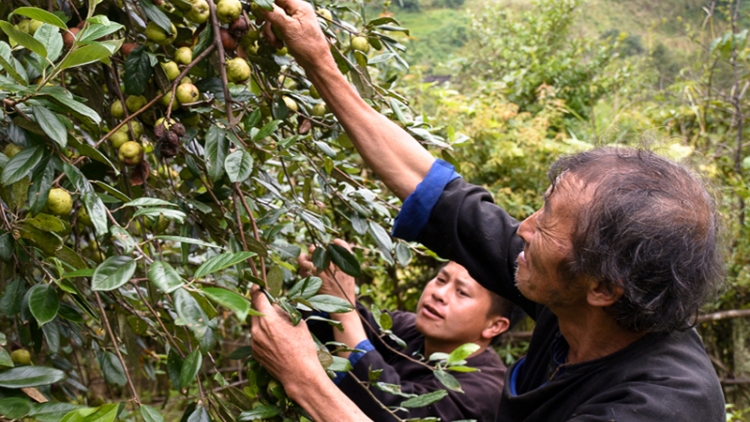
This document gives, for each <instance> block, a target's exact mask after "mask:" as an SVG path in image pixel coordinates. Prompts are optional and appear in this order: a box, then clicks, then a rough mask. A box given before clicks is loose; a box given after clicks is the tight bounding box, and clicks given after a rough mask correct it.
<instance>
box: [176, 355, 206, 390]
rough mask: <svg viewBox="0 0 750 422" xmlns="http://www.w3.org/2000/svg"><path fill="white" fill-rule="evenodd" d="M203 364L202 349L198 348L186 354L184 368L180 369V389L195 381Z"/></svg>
mask: <svg viewBox="0 0 750 422" xmlns="http://www.w3.org/2000/svg"><path fill="white" fill-rule="evenodd" d="M202 364H203V356H201V351H200V350H198V349H196V350H193V351H192V352H190V353H188V355H187V356H185V360H184V361H183V362H182V368H181V369H180V389H183V388H187V387H189V386H190V384H192V383H193V381H195V376H196V375H198V371H199V370H200V369H201V365H202Z"/></svg>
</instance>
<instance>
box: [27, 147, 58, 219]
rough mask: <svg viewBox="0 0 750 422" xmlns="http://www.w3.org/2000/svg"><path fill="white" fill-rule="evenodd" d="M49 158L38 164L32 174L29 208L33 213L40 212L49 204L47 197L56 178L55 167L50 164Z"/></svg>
mask: <svg viewBox="0 0 750 422" xmlns="http://www.w3.org/2000/svg"><path fill="white" fill-rule="evenodd" d="M49 162H50V161H49V159H47V160H44V161H42V162H41V163H40V164H39V165H37V166H36V168H35V169H34V172H33V173H32V174H31V185H29V192H28V197H29V209H30V211H31V214H32V215H36V214H39V213H40V212H42V210H43V209H44V206H45V205H47V197H48V196H49V191H50V189H51V188H52V180H53V179H54V178H55V167H54V166H51V165H49Z"/></svg>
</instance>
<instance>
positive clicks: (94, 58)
mask: <svg viewBox="0 0 750 422" xmlns="http://www.w3.org/2000/svg"><path fill="white" fill-rule="evenodd" d="M111 55H112V53H111V52H110V51H109V48H107V47H106V46H104V45H102V44H101V43H98V42H95V43H91V44H88V45H85V46H83V47H81V48H78V49H76V50H75V51H73V52H72V53H70V54H69V55H68V57H66V58H65V60H63V62H62V63H60V66H59V69H60V70H65V69H70V68H72V67H78V66H83V65H86V64H89V63H95V62H98V61H99V60H102V59H108V58H109V56H111Z"/></svg>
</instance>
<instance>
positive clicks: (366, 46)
mask: <svg viewBox="0 0 750 422" xmlns="http://www.w3.org/2000/svg"><path fill="white" fill-rule="evenodd" d="M352 49H354V50H357V51H361V52H363V53H367V52H368V51H370V42H369V41H367V38H365V37H354V38H352Z"/></svg>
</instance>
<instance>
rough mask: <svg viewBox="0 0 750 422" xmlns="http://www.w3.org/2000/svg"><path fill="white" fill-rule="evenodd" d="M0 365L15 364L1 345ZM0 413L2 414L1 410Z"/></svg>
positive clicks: (10, 365)
mask: <svg viewBox="0 0 750 422" xmlns="http://www.w3.org/2000/svg"><path fill="white" fill-rule="evenodd" d="M0 366H4V367H6V368H12V367H14V366H15V365H14V364H13V359H12V358H11V357H10V353H8V351H7V350H5V349H4V348H2V347H0ZM0 415H2V413H1V412H0Z"/></svg>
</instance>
